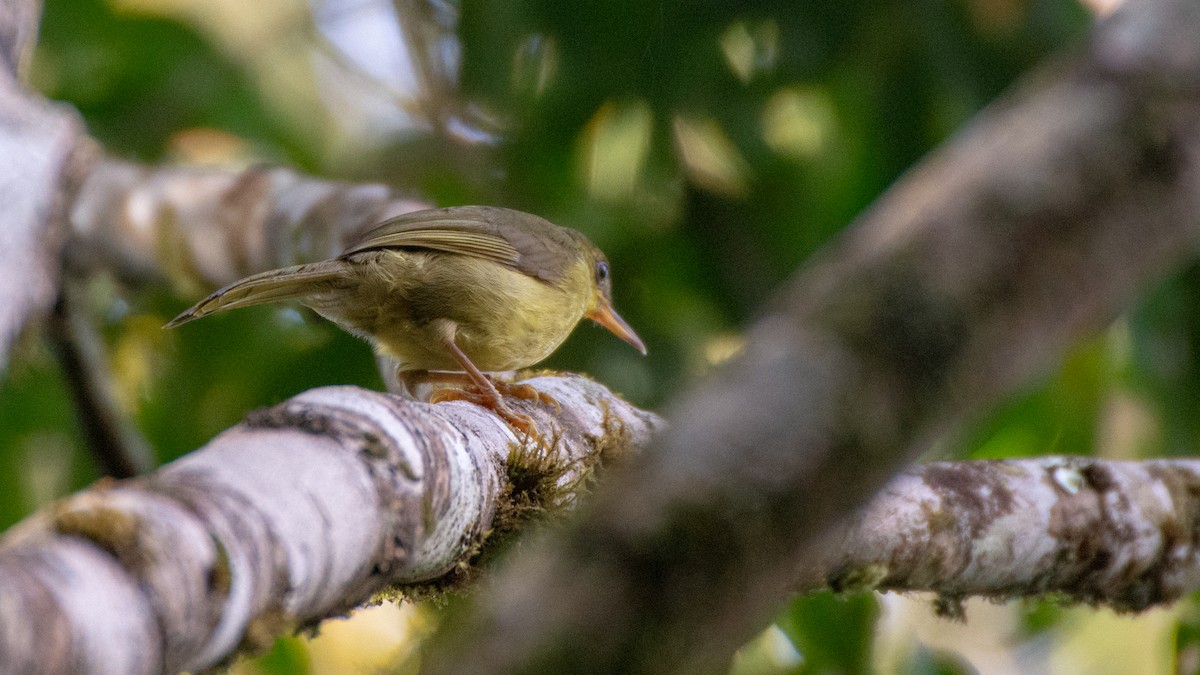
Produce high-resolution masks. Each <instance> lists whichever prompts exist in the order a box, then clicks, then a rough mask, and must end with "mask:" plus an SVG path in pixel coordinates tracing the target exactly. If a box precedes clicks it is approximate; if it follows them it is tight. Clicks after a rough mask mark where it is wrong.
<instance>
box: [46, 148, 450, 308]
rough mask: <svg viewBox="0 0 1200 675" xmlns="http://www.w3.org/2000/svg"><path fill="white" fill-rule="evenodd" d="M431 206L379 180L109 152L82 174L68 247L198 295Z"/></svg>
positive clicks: (80, 262)
mask: <svg viewBox="0 0 1200 675" xmlns="http://www.w3.org/2000/svg"><path fill="white" fill-rule="evenodd" d="M427 207H428V204H427V203H425V202H423V201H420V200H417V199H412V198H408V197H404V196H402V195H399V194H397V193H396V191H394V190H392V189H391V188H388V187H387V186H384V185H378V184H352V183H342V182H338V181H329V180H320V179H316V178H311V177H308V176H304V175H301V174H299V173H297V172H295V171H293V170H290V169H284V168H270V167H251V168H248V169H244V170H240V171H238V170H232V169H221V168H212V167H199V166H196V167H188V166H164V167H146V166H140V165H136V164H132V163H129V162H123V161H120V160H115V159H107V160H105V161H103V162H101V163H100V164H98V165H97V166H96V167H94V169H93V170H92V171H91V172H90V173H89V174H88V175H87V177H86V181H85V182H84V184H83V186H82V188H81V190H80V193H79V197H78V199H76V200H75V201H74V203H73V204H72V208H71V236H72V241H71V242H70V248H69V249H68V253H69V255H70V259H71V262H72V263H73V264H74V266H76V267H78V268H79V269H80V270H82V271H87V270H89V269H92V268H104V269H109V270H112V271H114V272H115V273H116V274H118V275H120V276H121V277H123V278H124V279H126V280H127V281H133V282H139V281H142V282H147V281H161V280H162V279H164V278H168V279H171V280H173V281H175V282H176V283H177V285H179V286H180V287H182V288H183V289H184V290H186V291H189V292H191V293H194V294H200V293H201V292H205V293H206V292H208V291H209V290H212V288H214V287H219V286H223V285H225V284H227V283H230V282H232V281H235V280H237V279H239V278H241V277H244V276H247V275H249V274H252V273H255V272H262V271H264V270H268V269H272V268H276V267H284V266H287V265H291V264H294V263H298V262H310V261H313V260H323V259H325V258H330V257H333V256H335V255H337V254H338V253H341V251H342V248H343V244H344V242H345V241H346V240H347V238H349V237H352V236H353V235H355V234H357V233H358V232H361V231H362V230H365V229H366V228H368V227H370V226H372V225H375V224H377V223H379V222H380V221H381V220H384V219H386V218H390V217H392V216H395V215H399V214H401V213H407V212H409V211H415V210H417V209H422V208H427Z"/></svg>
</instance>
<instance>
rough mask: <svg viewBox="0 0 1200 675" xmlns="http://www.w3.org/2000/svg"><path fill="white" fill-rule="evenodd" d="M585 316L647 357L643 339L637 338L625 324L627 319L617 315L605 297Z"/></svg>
mask: <svg viewBox="0 0 1200 675" xmlns="http://www.w3.org/2000/svg"><path fill="white" fill-rule="evenodd" d="M584 316H586V317H587V318H589V319H591V320H592V321H595V322H596V323H598V324H600V325H601V326H604V327H605V328H607V329H609V330H610V331H612V332H613V335H616V336H617V337H619V338H621V339H622V340H624V341H626V342H628V343H629V344H631V345H633V346H634V348H635V349H637V350H638V351H639V352H641V353H642V355H643V356H645V355H646V345H644V344H642V339H641V338H639V337H638V336H637V333H635V332H633V329H632V328H630V327H629V324H627V323H625V319H622V318H621V315H620V314H617V312H616V310H614V309H613V308H612V305H610V304H608V301H607V300H605V299H604V298H603V297H601V298H599V301H598V302H597V303H596V308H595V309H590V310H588V311H587V312H586V313H585V314H584Z"/></svg>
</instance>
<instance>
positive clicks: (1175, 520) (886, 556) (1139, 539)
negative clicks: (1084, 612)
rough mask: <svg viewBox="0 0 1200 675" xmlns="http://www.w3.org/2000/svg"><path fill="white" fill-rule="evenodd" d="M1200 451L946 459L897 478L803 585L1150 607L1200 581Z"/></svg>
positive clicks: (836, 539)
mask: <svg viewBox="0 0 1200 675" xmlns="http://www.w3.org/2000/svg"><path fill="white" fill-rule="evenodd" d="M1197 513H1200V461H1196V460H1157V461H1146V462H1113V461H1103V460H1098V459H1093V458H1090V457H1040V458H1036V459H1023V460H1002V461H978V462H935V463H932V464H925V465H921V466H917V467H914V468H912V469H909V470H908V471H906V472H904V473H903V474H901V475H900V476H897V477H896V478H894V479H892V481H890V482H889V483H888V484H887V486H886V487H885V488H884V489H883V490H882V491H880V492H879V494H877V495H875V497H873V498H872V499H871V502H870V503H869V504H868V505H867V507H866V508H865V509H863V510H862V511H861V512H860V513H858V514H856V515H855V517H854V518H853V519H852V520H851V521H850V522H848V523H846V525H845V526H844V528H839V529H838V531H836V532H834V533H833V534H832V535H831V537H830V539H829V541H828V542H827V543H826V544H825V545H823V546H822V547H821V550H820V552H819V553H818V554H817V559H815V560H810V561H809V566H807V567H806V568H805V569H804V570H802V571H801V573H800V575H799V576H798V579H799V581H798V583H797V589H799V590H802V591H810V590H814V589H816V588H820V587H824V586H828V587H831V588H833V589H835V590H853V589H877V590H896V591H917V590H921V591H933V592H935V593H938V594H939V595H940V596H941V599H942V601H941V602H940V603H939V607H940V608H941V609H942V610H943V611H946V612H951V613H960V612H961V607H960V605H959V603H958V600H959V599H960V598H964V597H966V596H970V595H983V596H988V597H991V598H996V599H1006V600H1007V599H1013V598H1020V597H1029V596H1037V595H1044V594H1047V593H1053V594H1054V595H1055V597H1056V598H1058V599H1059V600H1070V601H1075V602H1087V603H1092V604H1104V605H1108V606H1110V607H1113V608H1115V609H1118V610H1127V611H1138V610H1142V609H1145V608H1146V607H1149V606H1151V605H1153V604H1156V603H1162V602H1171V601H1173V600H1177V599H1179V598H1180V597H1181V596H1183V595H1184V594H1186V593H1191V592H1194V591H1195V590H1196V589H1197V588H1198V587H1200V519H1197V517H1196V514H1197Z"/></svg>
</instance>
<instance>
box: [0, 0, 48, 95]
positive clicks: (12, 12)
mask: <svg viewBox="0 0 1200 675" xmlns="http://www.w3.org/2000/svg"><path fill="white" fill-rule="evenodd" d="M41 16H42V2H41V0H8V2H5V3H4V4H3V5H0V64H2V66H3V67H2V68H0V69H2V70H4V71H5V72H7V73H8V75H9V76H11V77H12V78H13V79H17V80H24V79H25V73H26V71H27V69H28V68H29V57H30V55H31V54H33V46H34V44H35V43H36V41H37V32H38V21H39V20H40V19H41Z"/></svg>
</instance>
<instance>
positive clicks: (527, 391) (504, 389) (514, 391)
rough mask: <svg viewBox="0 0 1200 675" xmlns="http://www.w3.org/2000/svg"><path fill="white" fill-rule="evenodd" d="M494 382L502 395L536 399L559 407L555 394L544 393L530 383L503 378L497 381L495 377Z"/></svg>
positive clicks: (525, 399) (527, 399) (538, 401)
mask: <svg viewBox="0 0 1200 675" xmlns="http://www.w3.org/2000/svg"><path fill="white" fill-rule="evenodd" d="M492 384H493V385H495V387H496V391H498V392H500V395H501V396H511V397H512V398H519V399H521V400H522V401H535V402H537V403H544V404H546V405H552V406H554V407H555V408H557V407H558V401H557V400H556V399H555V398H554V397H553V396H551V395H550V394H545V393H542V392H540V391H538V390H537V389H535V388H533V387H532V386H530V385H528V384H521V383H519V382H504V381H502V380H500V381H497V380H494V379H493V380H492Z"/></svg>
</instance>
